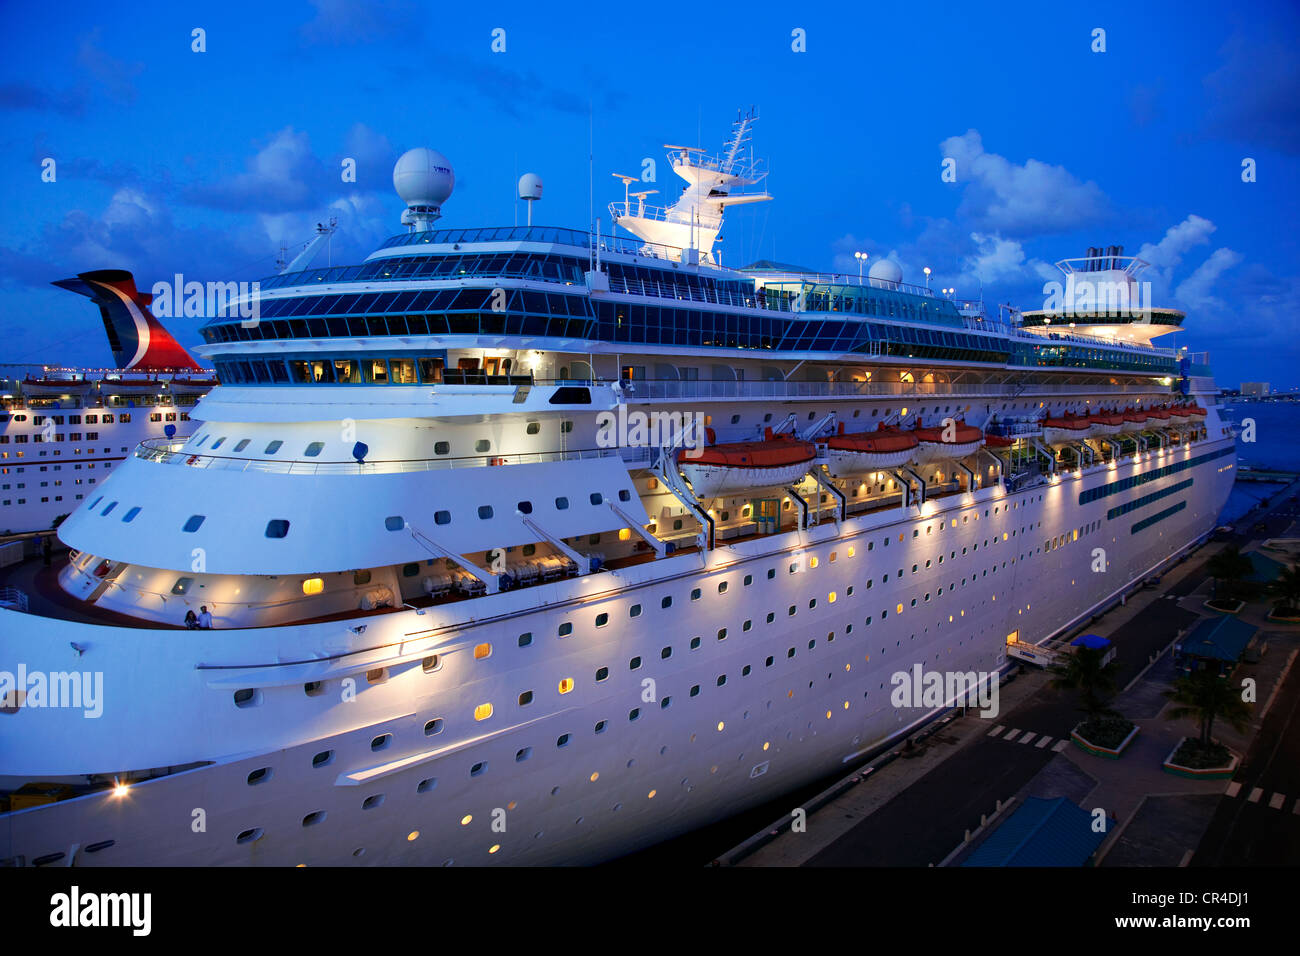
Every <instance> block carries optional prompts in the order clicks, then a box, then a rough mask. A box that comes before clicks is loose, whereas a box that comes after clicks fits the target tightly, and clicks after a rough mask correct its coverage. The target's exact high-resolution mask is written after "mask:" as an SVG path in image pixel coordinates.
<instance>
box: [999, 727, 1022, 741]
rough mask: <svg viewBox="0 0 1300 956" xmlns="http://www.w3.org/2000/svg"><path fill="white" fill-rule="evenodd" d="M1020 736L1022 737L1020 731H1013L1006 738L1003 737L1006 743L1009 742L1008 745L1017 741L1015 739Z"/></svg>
mask: <svg viewBox="0 0 1300 956" xmlns="http://www.w3.org/2000/svg"><path fill="white" fill-rule="evenodd" d="M1019 736H1020V731H1018V730H1012V731H1009V732H1008V733H1007V735H1006V736H1005V737H1003V738H1002V739H1003V740H1005V741H1007V742H1008V743H1010V742H1011V741H1013V740H1015V739H1016V738H1017V737H1019Z"/></svg>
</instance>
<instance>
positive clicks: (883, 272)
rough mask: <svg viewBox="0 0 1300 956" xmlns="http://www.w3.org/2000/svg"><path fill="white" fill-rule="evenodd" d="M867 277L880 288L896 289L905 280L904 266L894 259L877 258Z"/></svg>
mask: <svg viewBox="0 0 1300 956" xmlns="http://www.w3.org/2000/svg"><path fill="white" fill-rule="evenodd" d="M867 277H868V278H869V279H870V280H871V284H872V285H874V286H876V287H877V288H879V289H896V288H898V284H899V283H900V282H902V281H903V267H902V266H900V265H899V264H898V263H897V262H895V261H894V260H893V259H877V260H876V261H875V262H873V263H872V264H871V269H870V270H869V271H868V272H867Z"/></svg>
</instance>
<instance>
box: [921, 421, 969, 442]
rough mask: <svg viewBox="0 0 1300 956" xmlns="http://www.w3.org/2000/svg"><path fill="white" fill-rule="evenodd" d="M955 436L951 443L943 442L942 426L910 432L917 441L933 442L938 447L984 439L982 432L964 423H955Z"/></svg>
mask: <svg viewBox="0 0 1300 956" xmlns="http://www.w3.org/2000/svg"><path fill="white" fill-rule="evenodd" d="M955 424H956V426H957V427H956V434H955V435H954V436H953V439H952V441H944V439H943V433H944V431H945V429H944V427H943V426H942V425H936V426H934V427H933V428H918V429H916V430H915V431H913V432H912V434H914V435H915V436H916V437H917V439H918V440H919V441H928V442H935V443H936V444H940V445H966V444H969V443H970V442H973V441H980V440H981V439H982V438H983V437H984V432H982V431H981V430H980V429H978V428H976V427H975V426H974V425H967V424H966V423H965V422H956V423H955Z"/></svg>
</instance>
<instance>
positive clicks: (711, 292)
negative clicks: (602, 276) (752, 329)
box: [609, 275, 794, 312]
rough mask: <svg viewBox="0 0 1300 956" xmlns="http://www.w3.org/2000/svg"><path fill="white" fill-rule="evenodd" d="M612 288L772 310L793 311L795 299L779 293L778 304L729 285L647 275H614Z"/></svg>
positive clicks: (618, 290) (612, 290) (657, 295)
mask: <svg viewBox="0 0 1300 956" xmlns="http://www.w3.org/2000/svg"><path fill="white" fill-rule="evenodd" d="M609 290H610V291H611V292H622V293H624V294H626V295H644V296H651V297H654V298H658V299H678V300H681V301H683V302H704V303H708V304H711V305H731V306H736V307H738V308H742V309H763V310H765V311H769V312H793V311H794V309H793V308H792V307H791V303H790V302H789V301H788V300H787V299H786V298H785V297H784V296H779V297H777V301H776V304H775V305H770V304H768V301H767V296H766V295H764V294H762V293H759V292H753V293H750V294H749V295H739V294H736V293H733V292H731V291H730V290H729V289H718V288H717V287H716V286H709V287H705V288H701V289H697V288H694V287H692V286H689V285H685V286H684V285H677V284H675V283H664V282H657V281H656V282H647V281H645V280H644V279H636V278H631V279H629V278H627V277H625V276H615V275H611V276H610V277H609Z"/></svg>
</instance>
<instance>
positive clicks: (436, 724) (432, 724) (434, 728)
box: [424, 717, 442, 737]
mask: <svg viewBox="0 0 1300 956" xmlns="http://www.w3.org/2000/svg"><path fill="white" fill-rule="evenodd" d="M440 733H442V718H441V717H435V718H433V720H430V721H429V722H428V723H426V724H425V725H424V736H426V737H432V736H433V735H434V734H440Z"/></svg>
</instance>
